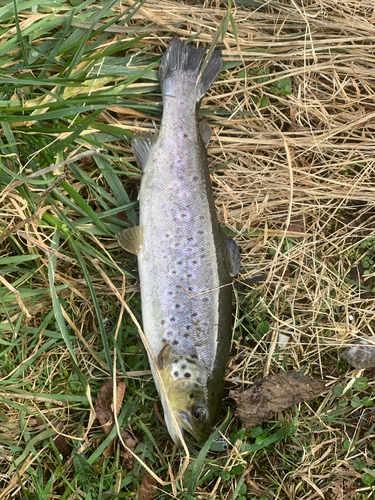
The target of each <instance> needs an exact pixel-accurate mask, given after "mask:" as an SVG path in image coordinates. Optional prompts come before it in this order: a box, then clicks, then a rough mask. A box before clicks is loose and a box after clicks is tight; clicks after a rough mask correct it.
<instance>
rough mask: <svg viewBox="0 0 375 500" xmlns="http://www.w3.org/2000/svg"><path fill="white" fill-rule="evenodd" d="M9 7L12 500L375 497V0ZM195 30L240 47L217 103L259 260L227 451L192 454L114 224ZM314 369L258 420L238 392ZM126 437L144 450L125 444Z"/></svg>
mask: <svg viewBox="0 0 375 500" xmlns="http://www.w3.org/2000/svg"><path fill="white" fill-rule="evenodd" d="M15 8H17V9H18V10H17V11H15ZM0 21H1V22H0V62H1V69H0V92H1V95H0V122H1V127H2V128H1V131H0V149H1V159H0V161H1V163H0V213H1V217H0V257H1V258H0V282H1V283H0V344H1V352H0V488H1V489H0V499H7V498H14V499H59V500H60V499H64V500H65V499H66V500H67V499H69V500H73V499H80V498H86V499H96V498H98V499H101V498H107V497H108V498H125V497H126V498H128V497H130V498H143V500H150V499H151V498H163V499H164V498H165V499H167V498H182V499H187V500H191V499H193V498H196V499H216V498H217V499H225V500H232V499H233V500H234V499H237V500H246V499H251V500H255V499H257V500H260V499H262V500H265V499H270V500H271V499H275V500H282V499H297V500H302V499H303V500H313V499H319V498H323V499H328V500H344V499H345V500H346V499H357V500H362V499H367V498H373V497H374V487H373V484H375V461H374V447H373V440H374V439H373V438H374V428H375V419H374V414H373V396H374V382H373V374H374V373H373V370H372V369H367V370H364V369H355V368H354V367H352V366H350V365H349V364H348V363H347V362H346V361H344V360H343V359H340V356H339V354H340V352H341V351H342V350H343V349H345V348H346V347H348V346H350V345H353V344H355V343H356V341H358V339H359V338H361V337H367V338H369V339H370V340H371V338H373V335H374V333H373V332H374V328H375V322H374V319H373V317H374V299H375V279H374V276H375V274H374V260H375V176H374V165H375V142H374V133H375V128H374V118H375V99H374V89H375V69H374V61H375V49H374V45H373V40H374V34H375V31H374V22H375V8H374V3H373V0H361V1H359V0H351V1H344V0H341V1H340V0H320V1H313V0H306V1H303V0H295V1H294V0H292V1H290V0H271V1H265V0H259V1H256V0H238V1H237V2H236V4H234V3H233V2H232V3H231V4H228V2H224V1H222V2H220V1H213V2H208V1H205V2H203V1H202V2H199V1H196V0H186V1H185V2H182V1H179V0H176V1H166V0H158V1H155V0H146V1H145V2H139V1H133V0H128V1H124V2H118V1H113V0H111V1H108V0H104V1H95V0H87V1H85V2H80V0H70V2H69V1H66V0H56V1H54V2H48V1H44V2H42V1H40V0H31V1H24V2H9V1H7V0H1V1H0ZM173 35H175V36H179V37H181V38H183V39H184V40H192V41H193V43H198V42H199V43H202V44H204V45H205V46H211V45H212V44H216V45H217V46H221V47H222V48H223V56H224V65H223V69H222V71H221V73H220V75H219V77H218V78H217V80H216V81H215V83H214V84H213V86H212V88H211V90H210V91H209V94H208V95H207V96H206V98H205V99H204V101H203V103H202V109H201V112H200V116H201V118H204V119H206V120H208V122H209V123H210V125H211V127H212V130H213V134H212V139H211V142H210V144H209V148H208V159H209V165H210V169H211V174H212V176H211V178H212V184H213V187H214V194H215V202H216V205H217V210H218V215H219V220H220V223H221V225H222V226H223V227H224V228H225V230H226V232H227V233H228V234H230V235H232V236H233V237H234V238H235V240H236V242H237V243H238V245H239V247H240V250H241V254H242V268H241V272H240V274H239V275H238V276H237V278H236V280H235V284H234V288H233V290H234V291H233V302H234V304H235V305H236V307H235V314H234V333H233V344H232V351H231V357H230V361H229V364H228V370H227V375H226V384H227V385H226V397H225V399H224V401H223V404H222V412H221V415H220V421H219V423H218V424H219V433H221V435H222V437H223V438H225V439H226V443H227V446H226V447H225V446H222V445H220V443H219V444H218V445H217V446H218V447H219V448H220V447H221V450H220V449H219V451H217V452H212V451H209V450H208V447H207V446H206V447H203V448H200V447H198V445H196V443H194V442H193V441H191V442H189V444H188V453H189V454H188V455H187V454H186V451H181V452H180V451H176V450H174V449H173V444H172V442H171V440H170V439H169V436H168V433H167V431H166V429H165V427H164V426H163V425H162V423H161V422H160V421H159V419H158V416H157V412H156V411H155V409H154V403H155V402H157V401H158V398H157V393H156V390H155V386H154V383H153V380H152V377H151V375H150V371H149V365H148V361H147V356H146V351H145V349H144V347H143V344H142V342H141V340H140V337H139V334H138V331H137V326H136V324H135V322H134V320H135V321H138V320H140V319H141V310H140V298H139V287H138V282H137V280H136V278H135V277H136V261H135V259H134V258H133V257H132V256H131V255H130V254H125V253H124V252H122V251H121V250H120V249H119V247H118V245H117V242H116V239H115V235H116V234H117V233H118V232H119V231H121V230H122V229H123V228H126V227H129V225H130V224H132V223H136V222H137V217H138V205H137V192H138V188H139V181H140V177H141V172H140V170H139V168H138V167H137V165H136V162H135V158H134V156H133V153H132V151H131V147H130V139H131V137H133V135H134V134H139V133H141V132H144V131H148V130H154V129H155V128H157V127H158V125H159V123H160V118H161V111H162V107H161V96H160V91H159V86H158V80H157V68H158V65H159V62H160V58H161V56H162V54H163V53H164V52H165V49H166V47H167V45H168V43H169V41H170V40H171V38H172V36H173ZM215 37H216V38H215ZM119 265H120V266H122V267H119ZM134 276H135V277H134ZM256 278H258V281H257V280H256ZM123 299H124V300H123ZM291 370H295V371H297V372H299V373H301V374H304V375H308V376H310V377H313V378H315V379H319V380H323V381H324V382H325V384H326V391H325V392H324V393H323V394H322V395H321V396H319V397H316V398H314V399H312V400H310V401H307V402H302V403H298V404H295V405H294V406H291V407H290V408H288V409H286V410H284V411H282V412H280V413H278V414H276V415H275V416H274V417H272V418H271V420H269V421H267V422H264V423H262V424H259V425H257V426H255V427H252V428H251V429H245V428H244V427H243V424H242V423H241V420H240V419H239V418H238V417H237V416H236V413H235V412H236V405H235V402H234V401H233V400H232V399H230V398H229V396H228V395H229V391H230V390H233V389H237V390H238V389H239V390H241V389H242V390H245V389H248V388H249V387H251V386H252V384H253V383H254V381H255V380H258V379H261V378H263V377H265V376H267V375H277V374H278V373H280V372H284V371H291ZM114 373H116V374H117V377H118V383H119V384H120V383H121V384H122V382H125V384H126V389H125V393H124V397H123V400H122V401H121V398H117V399H116V401H115V404H114V407H115V408H112V411H114V410H115V409H116V410H118V417H117V418H116V419H115V420H116V421H115V422H114V424H115V425H114V426H113V427H112V426H111V427H110V429H109V433H108V432H107V434H108V436H107V434H106V433H105V430H104V427H101V425H100V424H99V422H98V420H95V419H94V418H95V405H96V404H97V403H96V402H97V395H98V392H99V389H100V387H101V386H102V385H103V384H104V382H105V381H107V380H108V379H109V380H110V379H111V377H112V375H113V374H114ZM117 387H120V385H118V386H117ZM121 388H122V389H123V388H124V385H123V384H122V385H121ZM108 408H109V407H108ZM108 408H106V409H104V410H103V411H111V409H110V408H109V409H108ZM107 431H108V429H107ZM118 431H120V433H121V436H122V438H123V441H124V443H125V444H126V446H127V448H130V449H131V450H133V451H134V453H135V455H136V457H133V456H132V455H131V453H130V452H129V451H127V450H126V449H125V448H124V447H123V445H122V444H121V440H119V439H117V440H116V441H115V442H114V443H113V445H112V447H111V449H109V448H108V445H109V444H110V443H111V442H112V441H113V439H114V438H115V437H116V435H117V433H118ZM225 448H227V449H225ZM107 450H109V451H107ZM146 468H147V469H148V470H147V473H146ZM155 485H156V486H157V488H158V489H157V492H156V493H155V488H154V487H155Z"/></svg>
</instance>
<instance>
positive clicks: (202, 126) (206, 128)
mask: <svg viewBox="0 0 375 500" xmlns="http://www.w3.org/2000/svg"><path fill="white" fill-rule="evenodd" d="M199 132H200V134H201V137H202V141H203V142H204V145H205V146H206V148H207V147H208V143H209V142H210V140H211V135H212V130H211V127H210V124H209V123H208V122H206V121H205V120H203V121H201V122H199Z"/></svg>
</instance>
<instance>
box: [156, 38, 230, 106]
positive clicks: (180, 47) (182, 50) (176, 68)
mask: <svg viewBox="0 0 375 500" xmlns="http://www.w3.org/2000/svg"><path fill="white" fill-rule="evenodd" d="M205 55H206V50H205V49H202V48H201V47H195V46H194V45H186V44H185V43H184V42H183V41H182V40H180V39H179V38H173V40H172V41H171V43H170V44H169V46H168V48H167V51H166V52H165V54H164V56H163V59H162V62H161V65H160V68H159V81H160V86H161V90H162V93H163V94H167V93H168V89H169V85H168V83H167V82H168V81H170V80H172V79H174V78H175V79H178V77H179V75H181V73H182V72H188V73H190V75H191V76H192V81H193V82H195V87H196V99H197V101H198V102H199V101H201V99H202V98H203V96H204V95H205V93H206V92H207V90H208V89H209V88H210V87H211V84H212V83H213V81H214V80H215V78H216V77H217V75H218V74H219V72H220V69H221V66H222V64H223V60H222V58H221V50H220V49H215V50H214V52H213V54H212V56H211V58H210V60H209V61H208V64H207V66H206V67H205V68H204V71H203V73H202V74H201V69H202V66H203V61H204V56H205Z"/></svg>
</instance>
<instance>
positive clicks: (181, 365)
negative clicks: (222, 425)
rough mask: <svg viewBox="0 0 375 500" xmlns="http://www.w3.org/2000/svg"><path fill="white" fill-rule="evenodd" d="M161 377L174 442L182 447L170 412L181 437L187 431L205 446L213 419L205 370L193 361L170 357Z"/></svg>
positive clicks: (166, 416) (164, 404) (169, 426)
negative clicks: (166, 396)
mask: <svg viewBox="0 0 375 500" xmlns="http://www.w3.org/2000/svg"><path fill="white" fill-rule="evenodd" d="M161 376H162V379H163V383H164V387H165V389H166V393H167V395H168V402H167V401H166V398H165V396H163V394H162V393H161V396H162V397H161V399H162V403H163V409H164V417H165V421H166V424H167V427H168V431H169V434H170V436H171V437H172V439H173V441H174V442H175V443H176V444H177V446H179V447H181V446H182V444H181V441H180V437H179V435H178V431H177V430H176V424H175V422H174V421H173V419H172V417H171V413H172V412H173V415H174V418H175V421H176V422H177V425H178V427H179V429H180V431H181V433H182V435H184V431H187V432H189V433H190V434H192V435H193V436H194V437H195V439H196V440H197V441H198V442H199V443H204V442H205V441H206V440H207V438H208V436H209V435H210V432H211V429H212V427H213V425H214V418H216V411H212V410H213V409H212V408H211V407H212V401H211V400H210V398H209V394H208V389H207V382H208V374H207V369H206V367H205V366H204V365H203V364H202V363H200V362H199V361H198V360H195V359H191V358H186V357H182V356H171V358H170V359H169V360H168V363H166V364H165V365H164V368H163V369H162V370H161Z"/></svg>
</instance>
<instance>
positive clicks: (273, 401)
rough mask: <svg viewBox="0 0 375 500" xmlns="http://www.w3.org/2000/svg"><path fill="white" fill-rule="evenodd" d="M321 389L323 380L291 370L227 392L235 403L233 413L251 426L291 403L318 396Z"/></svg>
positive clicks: (323, 386)
mask: <svg viewBox="0 0 375 500" xmlns="http://www.w3.org/2000/svg"><path fill="white" fill-rule="evenodd" d="M324 390H325V383H324V382H323V381H321V380H316V379H313V378H310V377H306V376H305V375H301V374H299V373H297V372H295V371H290V372H281V373H277V374H276V375H272V376H270V377H266V378H264V379H262V380H257V381H256V382H255V384H254V385H253V386H252V387H251V388H250V389H247V390H246V391H243V392H241V391H238V390H232V391H230V393H229V396H230V397H231V398H233V399H234V400H235V401H236V403H237V405H238V406H237V412H236V415H237V416H238V417H239V418H240V420H241V422H242V424H243V426H244V427H246V428H248V429H250V428H251V427H254V426H255V425H258V424H260V423H261V422H264V421H266V420H269V419H270V418H271V417H273V415H275V414H276V413H278V412H280V411H283V410H286V409H287V408H289V407H290V406H293V405H295V404H297V403H301V402H302V401H308V400H309V399H313V398H315V397H317V396H319V395H320V394H321V393H322V392H324Z"/></svg>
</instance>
